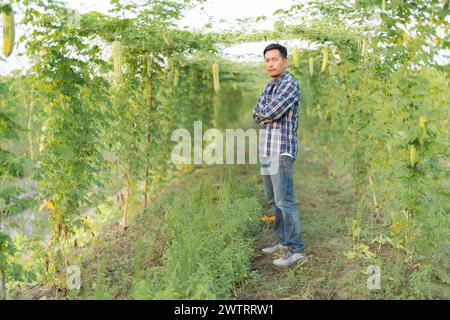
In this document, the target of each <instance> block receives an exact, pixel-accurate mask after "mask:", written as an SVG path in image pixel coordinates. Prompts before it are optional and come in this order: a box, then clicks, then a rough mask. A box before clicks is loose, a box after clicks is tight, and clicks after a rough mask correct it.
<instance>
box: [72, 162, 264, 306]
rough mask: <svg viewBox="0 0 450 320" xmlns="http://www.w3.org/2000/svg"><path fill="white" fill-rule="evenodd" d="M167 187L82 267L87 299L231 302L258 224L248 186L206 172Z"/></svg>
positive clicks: (220, 171) (226, 173)
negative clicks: (83, 268)
mask: <svg viewBox="0 0 450 320" xmlns="http://www.w3.org/2000/svg"><path fill="white" fill-rule="evenodd" d="M202 170H204V169H200V170H198V172H194V173H192V174H188V175H186V176H185V177H183V178H182V179H180V181H178V182H176V183H174V185H172V186H170V187H169V188H168V189H167V190H166V191H165V192H164V193H161V194H160V195H159V196H158V199H156V200H155V202H154V203H152V204H151V206H150V207H149V208H148V209H149V210H148V211H147V212H146V213H144V212H143V213H141V214H139V215H138V216H137V217H136V219H135V222H134V223H132V224H130V227H129V228H128V229H127V230H126V231H125V232H123V231H119V230H114V229H111V230H110V232H109V233H108V234H106V236H105V238H104V239H103V242H104V243H105V244H106V245H105V246H104V247H101V248H97V249H95V250H94V252H93V253H92V255H91V256H92V259H90V260H89V261H87V262H86V263H85V265H86V269H85V270H84V272H83V275H86V276H85V279H84V280H85V281H84V284H83V293H82V295H81V296H82V297H83V298H84V299H101V298H105V299H108V298H113V299H177V298H178V299H206V298H208V299H216V298H228V297H230V294H231V293H232V290H233V288H234V286H235V284H236V283H238V282H240V281H242V279H244V277H245V276H246V275H247V270H248V268H249V266H250V262H251V259H252V256H253V239H254V234H255V232H256V230H257V228H258V226H259V224H260V221H259V214H258V212H259V211H260V207H259V203H258V201H257V199H256V197H255V195H254V192H253V190H254V189H255V187H254V185H253V184H254V183H253V182H252V180H250V181H243V180H242V179H241V178H240V177H238V176H237V175H238V173H236V172H235V168H233V167H228V168H226V167H209V168H208V169H207V172H202Z"/></svg>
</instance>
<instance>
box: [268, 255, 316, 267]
mask: <svg viewBox="0 0 450 320" xmlns="http://www.w3.org/2000/svg"><path fill="white" fill-rule="evenodd" d="M306 260H308V257H305V258H303V259H299V260H297V261H295V262H292V263H291V264H287V265H284V266H278V265H276V264H275V263H272V264H273V265H274V266H275V267H277V268H281V269H285V268H289V267H292V266H295V265H297V264H299V263H300V264H301V263H303V262H306Z"/></svg>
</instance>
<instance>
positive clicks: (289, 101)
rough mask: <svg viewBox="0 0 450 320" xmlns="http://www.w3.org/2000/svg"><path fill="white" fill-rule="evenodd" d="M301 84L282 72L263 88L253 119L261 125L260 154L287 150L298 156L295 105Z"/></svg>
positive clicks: (271, 154)
mask: <svg viewBox="0 0 450 320" xmlns="http://www.w3.org/2000/svg"><path fill="white" fill-rule="evenodd" d="M300 96H301V92H300V86H299V84H298V82H297V80H295V79H294V77H293V76H292V75H291V74H290V73H289V71H285V72H283V74H281V75H280V76H279V77H278V78H277V79H274V80H272V81H270V82H269V83H268V84H267V85H266V86H265V88H264V91H263V93H262V94H261V96H260V98H259V100H258V103H257V104H256V107H255V109H254V110H253V119H254V120H255V122H256V123H257V124H259V125H260V126H262V130H260V137H259V155H260V157H264V156H265V157H270V156H277V155H279V154H282V153H289V154H290V155H292V156H293V157H294V159H295V158H296V157H297V129H298V107H299V103H300Z"/></svg>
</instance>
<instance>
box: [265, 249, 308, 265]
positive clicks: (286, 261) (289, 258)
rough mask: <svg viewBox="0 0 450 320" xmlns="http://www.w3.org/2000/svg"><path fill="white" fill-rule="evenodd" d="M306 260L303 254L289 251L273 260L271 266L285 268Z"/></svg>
mask: <svg viewBox="0 0 450 320" xmlns="http://www.w3.org/2000/svg"><path fill="white" fill-rule="evenodd" d="M306 259H307V257H306V255H305V254H304V253H300V252H292V251H290V250H289V251H288V252H286V253H285V255H284V256H282V257H281V258H279V259H276V260H274V261H273V264H274V265H276V266H277V267H281V268H287V267H290V266H292V265H293V264H295V263H297V262H300V261H305V260H306Z"/></svg>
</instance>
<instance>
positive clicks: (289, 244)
mask: <svg viewBox="0 0 450 320" xmlns="http://www.w3.org/2000/svg"><path fill="white" fill-rule="evenodd" d="M263 55H264V64H265V69H266V72H267V74H268V75H269V76H270V77H271V78H272V81H270V82H269V83H268V84H267V85H266V86H265V88H264V91H263V93H262V94H261V97H260V98H259V100H258V103H257V104H256V107H255V109H254V110H253V119H254V120H255V122H256V123H257V124H259V125H260V126H261V127H262V130H261V136H260V149H259V152H260V157H265V158H268V159H271V160H270V162H272V163H276V164H277V165H278V167H277V170H275V171H274V172H271V173H270V174H263V180H264V189H265V194H266V197H267V200H268V202H269V203H270V204H271V206H272V210H273V212H274V215H275V218H276V220H275V224H274V231H275V235H276V239H277V240H276V241H275V243H274V244H273V245H272V246H270V247H268V248H264V249H262V252H263V253H264V254H272V253H276V252H279V251H285V254H284V255H283V256H282V257H281V258H279V259H276V260H274V261H273V264H274V265H275V266H277V267H289V266H291V265H293V264H295V263H298V262H300V261H304V260H305V259H306V255H305V253H304V244H303V241H302V237H301V233H300V220H299V213H298V209H297V205H296V202H295V198H294V183H293V175H294V161H295V158H296V157H297V128H298V108H299V103H300V87H299V85H298V82H297V81H296V80H295V79H294V77H293V76H292V75H291V74H290V73H289V71H287V66H288V59H287V49H286V48H285V47H284V46H282V45H280V44H271V45H269V46H267V47H266V48H265V49H264V54H263Z"/></svg>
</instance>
